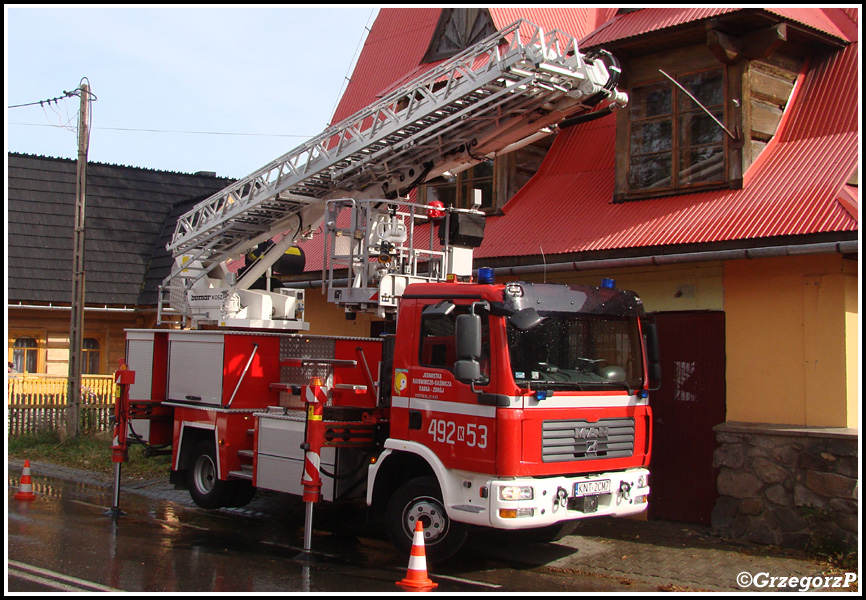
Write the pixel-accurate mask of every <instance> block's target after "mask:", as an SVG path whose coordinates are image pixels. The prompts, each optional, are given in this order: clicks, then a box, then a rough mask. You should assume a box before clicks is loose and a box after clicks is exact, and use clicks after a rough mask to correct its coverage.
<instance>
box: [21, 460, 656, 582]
mask: <svg viewBox="0 0 866 600" xmlns="http://www.w3.org/2000/svg"><path fill="white" fill-rule="evenodd" d="M18 473H20V471H17V472H16V471H15V470H14V469H12V468H10V477H9V482H10V485H9V489H8V511H7V530H8V546H7V557H8V574H9V577H8V580H7V585H8V588H7V589H8V591H10V592H45V591H83V592H111V591H115V590H119V591H127V592H209V591H210V592H236V593H245V592H246V593H253V592H256V593H261V592H271V593H275V592H282V593H285V592H297V593H311V592H332V593H340V594H343V595H345V594H355V593H369V592H379V593H383V592H385V593H400V592H402V591H403V589H402V588H400V587H398V586H397V585H396V583H395V582H396V581H398V580H400V579H402V578H403V577H404V576H405V575H406V568H407V564H408V557H402V556H398V555H397V553H396V551H395V550H394V549H393V547H392V546H391V545H390V543H389V542H388V541H387V539H386V538H385V537H384V535H383V534H382V532H381V531H377V530H376V529H374V528H372V527H371V526H370V525H368V524H367V523H366V522H365V520H364V518H363V506H361V505H357V506H348V507H346V506H340V507H335V506H331V505H317V508H316V512H315V517H314V522H315V533H314V536H313V544H312V547H313V551H314V556H313V560H312V561H308V560H303V559H302V557H300V556H299V555H300V554H301V546H302V540H303V504H302V503H301V502H299V501H297V500H295V499H293V498H290V497H287V496H282V495H279V494H273V495H270V496H268V495H264V496H263V497H260V498H258V499H257V500H256V501H254V503H253V504H252V505H251V506H250V507H248V508H247V509H241V510H238V509H232V510H220V511H204V510H201V509H199V508H197V507H194V506H193V505H191V503H190V502H189V501H188V496H186V493H185V492H175V491H174V490H168V491H166V487H165V486H158V491H157V488H154V489H150V490H147V489H139V490H136V493H132V492H130V491H129V486H127V488H126V491H124V493H123V495H122V497H121V505H120V506H121V509H122V510H123V512H124V514H123V515H122V516H121V517H120V518H113V517H112V516H110V515H109V513H108V511H107V509H108V507H109V506H110V505H111V503H112V494H111V488H110V486H107V485H106V483H105V482H104V481H87V480H84V481H82V480H81V478H80V477H77V475H74V474H73V476H72V477H69V476H68V474H67V476H65V477H53V476H42V475H34V477H33V485H34V491H35V492H36V493H37V499H36V500H34V501H31V502H20V501H16V500H15V499H14V494H15V492H16V491H17V483H18V480H17V475H18ZM76 479H78V480H77V481H76ZM133 487H134V485H133ZM476 537H479V539H476V538H473V539H471V540H470V542H469V545H468V547H467V548H466V550H465V551H464V552H461V554H459V555H458V558H457V559H456V560H455V559H452V560H451V561H448V562H447V563H444V564H442V565H435V568H434V566H433V565H430V566H429V576H430V578H431V579H433V580H434V581H435V582H436V583H437V584H438V587H437V588H436V590H435V591H436V592H455V593H462V594H466V593H501V592H512V591H523V592H568V591H572V592H573V591H630V592H637V591H641V590H645V591H649V590H655V589H656V588H655V587H653V586H648V585H640V584H635V583H634V582H628V581H625V580H623V579H621V578H619V579H611V578H605V577H597V576H592V575H584V574H575V573H568V574H557V573H555V572H549V571H547V570H539V569H533V568H527V566H526V564H518V563H514V562H510V561H509V560H507V559H505V560H503V559H502V558H496V559H493V558H489V557H488V556H486V554H487V553H486V552H485V548H486V545H487V544H490V543H495V544H502V543H503V540H502V539H499V540H498V541H497V540H496V538H495V537H494V538H490V537H489V536H484V535H481V536H476ZM508 543H511V542H510V541H509V542H508ZM527 549H531V548H530V547H521V548H516V550H517V551H518V552H520V551H524V552H525V551H526V550H527Z"/></svg>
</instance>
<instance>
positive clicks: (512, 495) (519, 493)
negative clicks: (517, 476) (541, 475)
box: [499, 485, 535, 500]
mask: <svg viewBox="0 0 866 600" xmlns="http://www.w3.org/2000/svg"><path fill="white" fill-rule="evenodd" d="M534 497H535V493H534V492H533V490H532V486H529V485H504V486H502V487H501V488H499V499H500V500H532V499H533V498H534Z"/></svg>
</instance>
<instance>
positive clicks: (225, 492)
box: [186, 442, 234, 508]
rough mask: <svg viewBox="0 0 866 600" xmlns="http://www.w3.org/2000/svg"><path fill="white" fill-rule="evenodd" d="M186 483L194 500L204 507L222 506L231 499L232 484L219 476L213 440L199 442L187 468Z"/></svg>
mask: <svg viewBox="0 0 866 600" xmlns="http://www.w3.org/2000/svg"><path fill="white" fill-rule="evenodd" d="M186 483H187V487H188V488H189V495H190V497H191V498H192V500H193V502H195V503H196V504H198V505H199V506H201V507H202V508H221V507H223V506H226V505H227V504H228V503H229V502H230V501H231V500H232V496H233V495H234V494H233V493H232V489H231V486H230V485H229V483H228V482H226V481H220V480H219V479H218V478H217V462H216V450H215V448H214V445H213V442H199V443H198V444H197V445H196V446H195V448H194V450H193V454H192V457H191V460H190V462H189V464H188V466H187V469H186Z"/></svg>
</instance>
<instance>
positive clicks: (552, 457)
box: [541, 417, 634, 462]
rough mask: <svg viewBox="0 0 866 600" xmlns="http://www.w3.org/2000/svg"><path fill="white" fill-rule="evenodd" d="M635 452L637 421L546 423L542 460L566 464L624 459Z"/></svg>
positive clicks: (542, 440)
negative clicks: (602, 459) (575, 461)
mask: <svg viewBox="0 0 866 600" xmlns="http://www.w3.org/2000/svg"><path fill="white" fill-rule="evenodd" d="M633 452H634V419H633V418H631V417H629V418H625V419H600V420H599V421H597V422H595V423H590V422H589V421H584V420H582V419H569V420H563V421H544V423H542V427H541V460H542V461H543V462H564V461H569V460H596V459H599V458H621V457H624V456H631V455H632V453H633Z"/></svg>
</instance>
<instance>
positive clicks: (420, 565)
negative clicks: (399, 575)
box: [397, 520, 439, 592]
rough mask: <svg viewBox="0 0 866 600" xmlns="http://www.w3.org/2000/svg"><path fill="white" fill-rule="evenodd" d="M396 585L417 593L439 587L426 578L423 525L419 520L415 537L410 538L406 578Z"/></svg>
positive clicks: (416, 524)
mask: <svg viewBox="0 0 866 600" xmlns="http://www.w3.org/2000/svg"><path fill="white" fill-rule="evenodd" d="M397 585H401V586H404V587H408V588H412V590H414V591H418V592H426V591H428V590H432V589H433V588H435V587H436V586H438V585H439V584H438V583H435V582H433V581H432V580H431V579H430V578H429V577H427V554H426V553H425V552H424V525H423V524H422V523H421V521H420V520H418V521H416V523H415V536H414V537H413V538H412V551H411V552H410V553H409V570H408V571H406V577H404V578H403V579H401V580H400V581H398V582H397Z"/></svg>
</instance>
